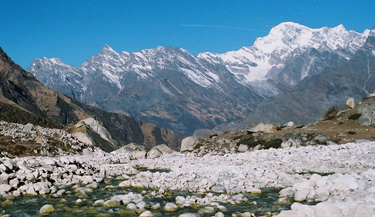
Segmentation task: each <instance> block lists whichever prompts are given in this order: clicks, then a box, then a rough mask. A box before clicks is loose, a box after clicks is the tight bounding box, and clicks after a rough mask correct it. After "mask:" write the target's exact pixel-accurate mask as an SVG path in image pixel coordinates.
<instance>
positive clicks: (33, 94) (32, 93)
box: [0, 48, 181, 149]
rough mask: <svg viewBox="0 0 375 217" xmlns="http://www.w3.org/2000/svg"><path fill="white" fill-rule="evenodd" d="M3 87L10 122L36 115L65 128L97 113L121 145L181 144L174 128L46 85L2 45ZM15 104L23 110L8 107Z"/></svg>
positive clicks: (40, 120)
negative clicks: (86, 101) (101, 107)
mask: <svg viewBox="0 0 375 217" xmlns="http://www.w3.org/2000/svg"><path fill="white" fill-rule="evenodd" d="M0 87H1V92H0V102H1V103H2V104H5V106H3V107H2V108H4V109H5V110H7V113H8V114H13V115H14V116H8V117H3V118H4V119H5V118H6V120H7V121H10V122H19V123H23V124H26V123H28V122H29V121H31V119H33V120H35V122H34V124H41V125H43V124H45V125H46V126H47V127H59V128H62V126H61V125H68V124H75V123H76V122H78V121H79V120H82V119H85V118H88V117H92V116H96V117H97V118H98V119H100V120H101V122H102V123H103V125H104V126H105V127H106V128H107V129H108V130H109V131H110V132H111V134H112V136H113V138H114V139H115V140H116V141H117V142H118V144H119V145H126V144H128V143H131V142H136V143H139V144H145V145H147V146H149V147H152V146H155V145H157V144H162V143H167V144H169V145H170V147H172V148H175V149H176V148H178V147H179V145H180V141H181V137H180V136H179V135H178V134H176V133H175V132H173V131H171V130H168V129H164V128H161V127H158V126H156V125H154V124H151V123H146V122H142V121H138V120H135V119H133V118H130V117H128V116H126V115H122V114H115V113H110V112H106V111H102V110H99V109H97V108H94V107H91V106H86V105H84V104H83V103H81V102H79V101H78V100H76V99H73V98H70V97H67V96H65V95H64V94H62V93H59V92H56V91H54V90H51V89H49V88H47V87H45V86H43V85H42V84H41V83H40V82H39V81H38V80H37V79H36V78H35V77H34V76H33V75H32V74H31V73H29V72H27V71H25V70H23V69H22V68H21V67H20V66H19V65H17V64H16V63H14V62H13V61H12V60H11V58H10V57H9V56H8V55H7V54H6V53H5V52H4V51H3V50H2V49H1V48H0ZM13 108H14V109H15V110H19V111H22V112H20V113H17V112H15V113H12V112H11V111H8V110H9V109H11V110H12V109H13ZM20 115H25V117H27V116H29V117H30V118H31V119H30V120H24V119H25V118H24V117H19V116H20ZM47 119H49V120H47ZM25 122H26V123H25ZM59 123H60V124H59ZM59 125H60V126H59Z"/></svg>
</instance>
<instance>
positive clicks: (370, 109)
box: [357, 97, 375, 126]
mask: <svg viewBox="0 0 375 217" xmlns="http://www.w3.org/2000/svg"><path fill="white" fill-rule="evenodd" d="M357 112H358V113H360V114H361V117H359V119H358V122H359V124H360V125H362V126H375V97H369V98H367V99H364V100H363V101H362V102H360V103H359V106H358V108H357Z"/></svg>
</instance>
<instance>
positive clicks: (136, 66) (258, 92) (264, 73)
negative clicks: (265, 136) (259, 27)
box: [28, 22, 369, 136]
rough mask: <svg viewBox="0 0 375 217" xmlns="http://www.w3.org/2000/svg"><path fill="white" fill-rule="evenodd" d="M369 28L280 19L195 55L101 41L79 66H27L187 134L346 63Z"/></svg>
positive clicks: (77, 92)
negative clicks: (242, 40)
mask: <svg viewBox="0 0 375 217" xmlns="http://www.w3.org/2000/svg"><path fill="white" fill-rule="evenodd" d="M368 33H369V30H366V31H365V32H364V33H363V34H361V33H357V32H354V31H348V30H346V29H345V28H344V27H343V26H342V25H339V26H337V27H334V28H329V27H323V28H319V29H311V28H308V27H306V26H303V25H300V24H297V23H291V22H286V23H281V24H280V25H278V26H276V27H274V28H272V29H271V31H270V33H269V35H267V36H265V37H261V38H258V39H257V40H256V41H255V43H254V44H253V45H252V46H250V47H243V48H241V49H240V50H238V51H230V52H227V53H224V54H215V53H209V52H205V53H201V54H199V55H198V56H193V55H191V54H190V53H189V52H188V51H186V50H184V49H182V48H173V47H157V48H155V49H145V50H141V51H139V52H131V53H128V52H125V51H123V52H121V53H117V52H116V51H114V50H113V49H112V48H110V47H109V46H108V45H105V46H104V47H103V48H102V50H101V51H100V52H99V53H98V54H96V55H93V56H92V57H91V58H90V59H88V60H87V61H85V62H84V63H83V64H82V65H81V67H79V68H76V67H72V66H69V65H68V64H65V63H64V62H62V61H61V60H60V59H58V58H51V59H48V58H42V59H35V60H34V61H33V63H32V64H31V66H30V67H29V68H28V70H29V71H30V72H32V73H33V74H34V75H35V76H36V77H37V78H38V79H40V80H41V81H42V82H43V84H45V85H46V86H48V87H50V88H53V89H56V90H58V91H61V92H63V93H65V94H67V95H69V96H72V97H75V98H76V99H79V100H81V101H83V102H85V103H87V104H90V105H94V106H96V107H98V108H101V109H104V110H108V111H121V112H123V113H125V114H129V115H130V116H132V117H135V118H137V119H140V120H143V121H148V122H152V123H155V124H158V125H160V126H162V127H165V128H170V129H173V130H175V131H176V132H178V133H180V134H181V135H183V136H187V135H191V134H192V133H193V132H194V130H196V129H199V128H209V129H211V128H213V127H214V126H216V125H219V124H223V123H228V122H231V121H235V120H242V119H244V118H245V117H247V116H248V114H249V113H251V112H252V111H253V110H254V109H255V108H256V107H257V105H258V104H259V103H261V102H263V101H264V100H265V99H267V98H269V97H270V96H274V95H277V94H280V93H286V92H289V91H290V90H291V89H292V88H293V87H294V86H295V85H297V84H298V83H299V82H300V81H301V80H302V79H304V78H306V77H309V76H312V75H315V74H319V73H321V72H322V70H323V69H324V68H325V67H336V66H340V65H343V64H345V63H346V61H347V60H348V59H349V58H351V57H352V55H353V54H354V53H355V52H356V51H357V50H358V48H360V47H361V46H362V45H363V43H364V42H365V40H366V38H367V35H368Z"/></svg>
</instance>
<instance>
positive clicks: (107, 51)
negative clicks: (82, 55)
mask: <svg viewBox="0 0 375 217" xmlns="http://www.w3.org/2000/svg"><path fill="white" fill-rule="evenodd" d="M100 54H102V55H108V54H109V55H119V54H118V53H117V52H116V51H115V50H113V49H112V48H111V47H110V46H109V45H108V44H105V45H104V46H103V48H102V49H101V50H100V52H99V55H100Z"/></svg>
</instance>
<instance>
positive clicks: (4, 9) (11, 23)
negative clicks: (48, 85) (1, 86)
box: [0, 0, 375, 68]
mask: <svg viewBox="0 0 375 217" xmlns="http://www.w3.org/2000/svg"><path fill="white" fill-rule="evenodd" d="M0 5H1V6H0V46H1V47H2V48H3V49H4V50H5V52H7V53H8V55H9V56H10V57H11V58H12V59H13V60H14V61H15V62H16V63H18V64H20V65H21V66H22V67H24V68H27V67H28V66H29V65H30V63H31V62H32V60H33V59H34V58H41V57H49V58H50V57H58V58H60V59H62V60H63V61H64V62H66V63H68V64H70V65H74V66H80V64H81V63H82V62H83V61H85V60H87V59H88V58H90V57H91V56H92V55H93V54H96V53H98V52H99V51H100V49H101V48H102V47H103V46H104V45H105V44H108V45H110V46H111V47H112V48H113V49H115V50H116V51H117V52H121V51H128V52H130V51H139V50H141V49H146V48H155V47H157V46H159V45H160V46H177V47H183V48H184V49H186V50H188V51H189V52H190V53H192V54H193V55H197V54H198V53H200V52H205V51H210V52H216V53H224V52H226V51H230V50H237V49H239V48H241V47H242V46H250V45H252V44H253V43H254V41H255V39H256V38H257V37H262V36H265V35H267V33H268V31H269V30H270V29H271V28H272V27H273V26H276V25H278V24H279V23H281V22H285V21H292V22H297V23H300V24H303V25H306V26H308V27H311V28H320V27H323V26H329V27H334V26H337V25H339V24H343V25H344V26H345V27H346V28H347V29H349V30H355V31H357V32H363V31H364V30H365V29H371V28H372V27H373V25H374V24H375V1H374V0H321V1H320V0H268V1H267V0H199V1H198V0H186V1H183V0H132V1H130V0H121V1H120V0H118V1H115V0H102V1H101V0H100V1H99V0H75V1H71V0H23V1H21V0H0Z"/></svg>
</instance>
